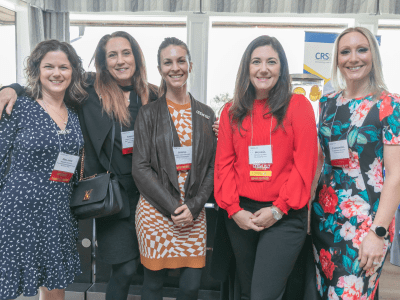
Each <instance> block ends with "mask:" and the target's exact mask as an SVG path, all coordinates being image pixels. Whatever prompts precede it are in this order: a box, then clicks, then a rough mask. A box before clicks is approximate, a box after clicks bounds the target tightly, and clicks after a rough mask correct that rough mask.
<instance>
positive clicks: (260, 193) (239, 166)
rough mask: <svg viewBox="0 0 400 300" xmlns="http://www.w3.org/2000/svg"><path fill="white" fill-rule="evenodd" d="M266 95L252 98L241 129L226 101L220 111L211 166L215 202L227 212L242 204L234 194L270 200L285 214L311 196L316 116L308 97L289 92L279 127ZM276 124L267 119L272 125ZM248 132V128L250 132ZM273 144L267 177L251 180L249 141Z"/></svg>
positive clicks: (314, 157) (302, 204)
mask: <svg viewBox="0 0 400 300" xmlns="http://www.w3.org/2000/svg"><path fill="white" fill-rule="evenodd" d="M265 101H266V99H263V100H255V101H254V105H253V111H252V118H253V122H252V123H253V130H252V129H251V118H250V116H247V117H246V118H245V119H244V120H243V123H242V124H243V129H244V130H243V129H241V130H240V133H239V130H238V128H237V125H232V124H231V122H230V120H229V119H230V118H229V108H230V107H231V104H227V105H226V106H225V108H224V110H223V111H222V114H221V119H220V124H219V133H218V144H217V153H216V157H215V169H214V193H215V200H216V201H217V203H218V205H219V206H220V207H221V208H223V209H225V210H226V211H227V212H228V215H229V217H231V216H232V215H233V214H235V213H236V212H238V211H239V210H241V207H240V203H239V196H243V197H247V198H250V199H252V200H255V201H261V202H273V204H274V205H275V206H277V207H279V208H280V209H281V210H282V211H283V212H284V213H285V214H287V213H288V211H289V209H291V208H292V209H300V208H303V207H304V206H305V205H306V204H307V203H308V200H309V199H310V190H311V184H312V181H313V178H314V175H315V170H316V168H317V157H318V146H317V130H316V124H315V117H314V112H313V108H312V106H311V103H310V102H309V101H308V100H307V99H306V98H305V97H304V96H303V95H296V94H295V95H293V96H292V98H291V100H290V104H289V107H288V110H287V113H286V117H285V119H284V122H283V124H284V129H282V127H281V126H280V127H278V129H276V130H275V131H274V130H272V134H271V140H272V141H271V142H270V128H271V116H268V117H264V116H263V115H264V114H265V113H266V112H268V108H265ZM276 124H277V120H276V118H273V120H272V129H274V128H275V126H276ZM252 132H253V134H252ZM252 135H253V141H252V145H253V146H256V145H269V144H271V145H272V166H271V169H270V170H271V171H272V177H271V180H270V181H251V180H250V165H249V151H248V147H249V146H250V145H251V139H252V138H251V136H252Z"/></svg>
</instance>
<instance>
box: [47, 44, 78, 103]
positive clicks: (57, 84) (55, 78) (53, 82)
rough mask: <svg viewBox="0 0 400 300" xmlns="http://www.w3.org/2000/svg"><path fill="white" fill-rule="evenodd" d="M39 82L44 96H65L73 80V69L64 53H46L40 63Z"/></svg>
mask: <svg viewBox="0 0 400 300" xmlns="http://www.w3.org/2000/svg"><path fill="white" fill-rule="evenodd" d="M39 69H40V76H39V80H40V83H41V84H42V93H43V95H50V96H59V95H60V94H65V91H66V90H67V88H68V87H69V85H70V83H71V79H72V67H71V63H70V62H69V60H68V57H67V55H66V54H65V53H64V52H63V51H51V52H48V53H46V55H45V56H44V57H43V58H42V61H41V62H40V66H39Z"/></svg>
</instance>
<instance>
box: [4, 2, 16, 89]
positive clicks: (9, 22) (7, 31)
mask: <svg viewBox="0 0 400 300" xmlns="http://www.w3.org/2000/svg"><path fill="white" fill-rule="evenodd" d="M0 37H1V41H2V42H1V47H0V57H1V59H0V70H1V72H0V86H2V85H8V84H10V83H13V82H15V81H16V79H17V74H16V58H15V53H16V51H15V12H13V11H11V10H9V9H6V8H4V7H1V6H0Z"/></svg>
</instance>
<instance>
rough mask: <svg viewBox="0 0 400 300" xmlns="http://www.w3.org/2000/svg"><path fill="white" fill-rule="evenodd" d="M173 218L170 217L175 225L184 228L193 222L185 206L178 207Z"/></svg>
mask: <svg viewBox="0 0 400 300" xmlns="http://www.w3.org/2000/svg"><path fill="white" fill-rule="evenodd" d="M174 213H175V216H171V219H172V221H173V222H174V224H175V225H180V226H186V225H189V224H191V223H192V222H193V216H192V213H191V212H190V210H189V208H188V207H187V205H186V204H184V205H182V206H179V207H178V208H177V209H176V210H175V211H174Z"/></svg>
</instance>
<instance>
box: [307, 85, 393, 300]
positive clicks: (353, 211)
mask: <svg viewBox="0 0 400 300" xmlns="http://www.w3.org/2000/svg"><path fill="white" fill-rule="evenodd" d="M320 108H321V111H320V121H319V130H318V136H319V141H320V145H321V148H322V150H323V153H324V156H325V160H324V165H323V171H322V174H321V177H320V179H319V184H318V188H317V191H316V200H315V201H314V203H313V207H312V235H313V244H314V247H313V248H314V259H315V263H316V272H317V288H318V291H319V293H320V295H321V297H322V298H323V299H334V300H339V299H341V300H356V299H357V300H359V299H362V300H372V299H373V298H374V294H375V288H376V287H377V285H378V281H379V276H380V274H381V270H382V266H383V263H384V260H385V257H386V255H384V256H383V257H382V259H381V261H380V264H379V265H373V267H372V268H371V269H370V270H368V271H366V272H365V271H363V270H362V269H361V268H360V267H359V260H358V251H359V247H360V244H361V242H362V240H363V238H364V237H365V236H366V234H367V233H368V231H369V229H370V227H371V225H372V223H373V220H374V218H375V214H376V212H377V210H378V205H379V199H380V194H381V191H382V187H383V181H384V180H383V167H384V161H383V145H384V144H391V145H398V144H400V99H399V96H397V95H394V94H388V93H382V94H381V95H380V96H379V97H378V99H376V97H375V99H374V97H373V96H372V95H367V96H366V97H363V98H357V99H346V98H344V97H343V96H342V93H341V92H339V93H335V94H330V95H328V96H325V97H323V98H321V100H320ZM345 139H347V143H348V145H349V152H350V164H349V168H345V167H333V166H332V164H331V159H330V153H329V142H330V141H332V142H334V141H338V140H345ZM392 224H393V222H392ZM390 228H392V226H390ZM389 232H390V229H389ZM392 237H393V232H390V235H389V236H388V237H386V238H385V246H384V253H382V254H386V252H387V249H388V246H389V244H390V239H391V238H392Z"/></svg>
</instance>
